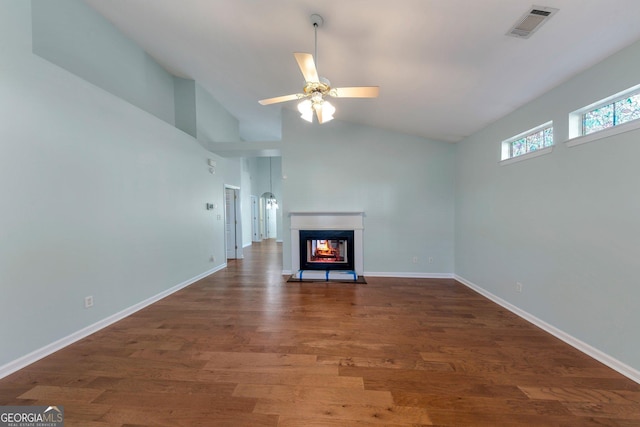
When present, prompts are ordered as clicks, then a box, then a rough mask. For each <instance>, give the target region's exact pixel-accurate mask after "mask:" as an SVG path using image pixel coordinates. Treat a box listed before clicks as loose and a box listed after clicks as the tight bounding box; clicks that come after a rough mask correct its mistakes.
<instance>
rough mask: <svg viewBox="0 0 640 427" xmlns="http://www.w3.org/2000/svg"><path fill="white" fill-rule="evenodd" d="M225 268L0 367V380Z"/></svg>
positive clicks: (183, 284)
mask: <svg viewBox="0 0 640 427" xmlns="http://www.w3.org/2000/svg"><path fill="white" fill-rule="evenodd" d="M226 266H227V264H226V263H225V264H222V265H220V266H218V267H216V268H213V269H211V270H209V271H206V272H204V273H202V274H199V275H197V276H196V277H193V278H191V279H188V280H186V281H184V282H182V283H180V284H178V285H175V286H173V287H172V288H169V289H167V290H165V291H162V292H160V293H159V294H157V295H154V296H152V297H150V298H147V299H146V300H144V301H141V302H139V303H137V304H134V305H132V306H131V307H128V308H125V309H124V310H122V311H119V312H118V313H115V314H112V315H111V316H109V317H106V318H104V319H102V320H99V321H98V322H96V323H94V324H92V325H89V326H87V327H85V328H82V329H80V330H79V331H76V332H74V333H72V334H70V335H67V336H66V337H63V338H60V339H59V340H57V341H55V342H52V343H51V344H47V345H45V346H44V347H41V348H39V349H37V350H34V351H32V352H31V353H29V354H26V355H24V356H22V357H20V358H18V359H16V360H13V361H11V362H9V363H7V364H5V365H2V366H0V378H4V377H6V376H7V375H10V374H12V373H14V372H16V371H18V370H20V369H22V368H24V367H26V366H29V365H30V364H32V363H34V362H37V361H38V360H40V359H42V358H44V357H46V356H49V355H50V354H53V353H55V352H56V351H58V350H61V349H63V348H64V347H66V346H68V345H70V344H73V343H74V342H76V341H79V340H81V339H82V338H85V337H88V336H89V335H91V334H93V333H95V332H98V331H99V330H100V329H103V328H105V327H107V326H109V325H111V324H113V323H115V322H117V321H119V320H122V319H124V318H125V317H127V316H130V315H132V314H133V313H135V312H136V311H138V310H142V309H143V308H145V307H147V306H149V305H151V304H153V303H154V302H157V301H160V300H161V299H163V298H165V297H167V296H169V295H171V294H172V293H174V292H177V291H179V290H180V289H182V288H186V287H187V286H189V285H191V284H193V283H195V282H197V281H198V280H201V279H204V278H205V277H207V276H210V275H212V274H213V273H215V272H217V271H220V270H222V269H223V268H225V267H226Z"/></svg>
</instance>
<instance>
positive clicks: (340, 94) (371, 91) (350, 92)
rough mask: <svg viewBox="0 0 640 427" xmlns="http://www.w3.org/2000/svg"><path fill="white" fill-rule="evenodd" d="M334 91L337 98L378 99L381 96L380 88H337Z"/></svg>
mask: <svg viewBox="0 0 640 427" xmlns="http://www.w3.org/2000/svg"><path fill="white" fill-rule="evenodd" d="M332 91H335V95H333V96H335V97H337V98H377V97H378V95H379V94H380V88H379V87H378V86H358V87H336V88H333V89H332Z"/></svg>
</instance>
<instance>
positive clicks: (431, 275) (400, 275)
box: [363, 271, 454, 279]
mask: <svg viewBox="0 0 640 427" xmlns="http://www.w3.org/2000/svg"><path fill="white" fill-rule="evenodd" d="M363 276H365V277H398V278H406V279H453V278H454V276H453V273H398V272H395V273H387V272H375V271H365V273H364V274H363Z"/></svg>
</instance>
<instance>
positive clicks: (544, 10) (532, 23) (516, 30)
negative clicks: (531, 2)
mask: <svg viewBox="0 0 640 427" xmlns="http://www.w3.org/2000/svg"><path fill="white" fill-rule="evenodd" d="M557 11H558V9H555V8H553V7H543V6H532V7H531V8H530V9H529V10H528V11H527V13H525V14H524V15H523V16H522V17H521V18H520V19H519V20H518V21H517V22H516V24H515V25H514V26H513V27H511V29H510V30H509V31H508V32H507V35H508V36H512V37H518V38H521V39H528V38H529V37H531V35H532V34H533V33H535V32H536V31H537V30H538V28H540V27H541V26H542V24H544V23H545V22H547V21H548V20H549V18H551V17H552V16H553V15H554V14H555V13H556V12H557Z"/></svg>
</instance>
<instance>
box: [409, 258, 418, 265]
mask: <svg viewBox="0 0 640 427" xmlns="http://www.w3.org/2000/svg"><path fill="white" fill-rule="evenodd" d="M411 262H413V263H414V264H417V263H418V257H417V256H414V257H413V259H412V260H411Z"/></svg>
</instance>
